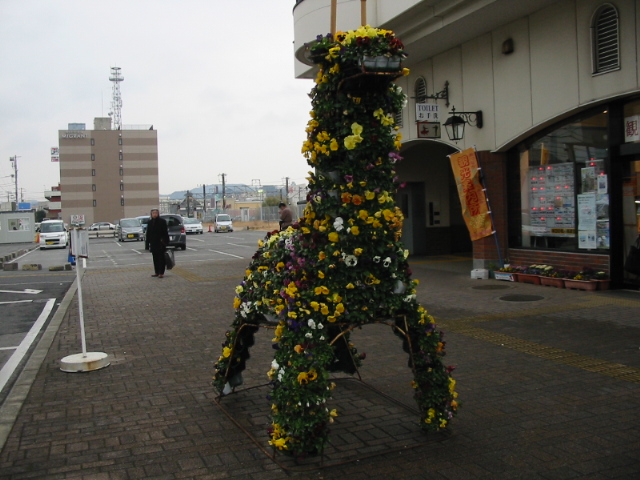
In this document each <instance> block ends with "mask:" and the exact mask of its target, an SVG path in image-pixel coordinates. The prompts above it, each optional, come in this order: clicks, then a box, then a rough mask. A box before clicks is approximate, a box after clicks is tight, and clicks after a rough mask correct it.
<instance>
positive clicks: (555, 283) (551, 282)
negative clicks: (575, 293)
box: [540, 277, 564, 288]
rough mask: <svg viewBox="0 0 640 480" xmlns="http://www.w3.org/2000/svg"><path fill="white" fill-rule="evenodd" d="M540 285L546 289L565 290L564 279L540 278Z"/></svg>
mask: <svg viewBox="0 0 640 480" xmlns="http://www.w3.org/2000/svg"><path fill="white" fill-rule="evenodd" d="M540 285H544V286H546V287H556V288H564V278H557V277H540Z"/></svg>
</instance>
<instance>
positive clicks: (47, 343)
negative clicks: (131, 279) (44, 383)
mask: <svg viewBox="0 0 640 480" xmlns="http://www.w3.org/2000/svg"><path fill="white" fill-rule="evenodd" d="M80 280H82V277H80ZM77 289H78V279H75V280H74V281H73V284H72V285H71V286H70V287H69V290H67V293H66V294H65V296H64V298H63V299H62V301H61V302H60V305H59V306H58V309H57V310H56V313H55V314H54V315H53V318H52V319H51V321H50V322H49V325H48V326H47V328H46V330H45V331H44V333H43V334H42V337H41V338H40V340H39V341H38V344H37V345H36V347H35V349H34V350H33V353H32V354H31V355H30V356H29V360H27V363H26V365H25V367H24V368H23V370H22V372H21V373H20V375H19V376H18V379H17V380H16V382H15V384H14V385H13V387H11V390H10V391H9V394H8V395H7V398H6V400H5V401H4V403H3V404H2V406H1V407H0V452H1V451H2V450H3V449H4V445H5V443H6V442H7V438H9V434H10V433H11V430H12V429H13V426H14V424H15V422H16V419H17V418H18V415H19V413H20V410H22V405H23V404H24V401H25V400H26V398H27V395H28V394H29V391H30V390H31V386H32V385H33V382H34V380H35V379H36V375H37V374H38V371H39V370H40V367H42V364H43V363H44V360H45V358H46V356H47V353H49V348H50V347H51V344H52V343H53V339H54V338H55V336H56V334H57V333H58V330H59V329H60V325H61V324H62V319H63V318H64V317H65V315H66V314H67V310H68V309H69V305H71V301H72V300H73V297H74V296H75V294H76V291H77Z"/></svg>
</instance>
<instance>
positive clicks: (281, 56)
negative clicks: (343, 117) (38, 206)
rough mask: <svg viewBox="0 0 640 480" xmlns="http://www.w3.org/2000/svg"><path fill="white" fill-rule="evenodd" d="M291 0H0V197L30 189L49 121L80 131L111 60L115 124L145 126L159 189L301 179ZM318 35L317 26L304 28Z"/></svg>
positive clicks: (299, 86) (32, 195)
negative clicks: (118, 101)
mask: <svg viewBox="0 0 640 480" xmlns="http://www.w3.org/2000/svg"><path fill="white" fill-rule="evenodd" d="M294 5H295V1H294V0H233V1H228V0H109V1H104V0H0V201H2V202H6V201H7V195H11V197H13V196H14V192H15V182H14V179H13V178H12V177H11V175H12V174H13V164H12V162H11V161H10V160H9V158H10V157H13V156H14V155H17V157H18V159H17V161H18V195H19V196H20V197H21V198H20V200H22V199H24V200H25V201H27V200H44V195H43V192H44V191H45V190H50V188H51V186H54V185H57V184H58V182H59V180H60V173H59V164H58V163H52V162H51V155H50V151H51V147H55V146H57V145H58V130H65V129H67V126H68V124H69V123H85V124H86V128H87V129H93V119H94V118H95V117H103V116H104V117H106V116H108V113H109V111H110V110H111V100H112V97H113V83H112V82H110V81H109V76H110V73H111V67H115V66H117V67H120V68H121V70H120V72H121V75H122V76H123V77H124V81H123V82H121V83H120V94H121V98H122V123H123V125H153V127H154V129H156V130H157V131H158V152H159V153H158V155H159V183H160V194H170V193H172V192H174V191H177V190H187V189H192V188H195V187H198V186H201V185H203V184H206V185H210V184H218V183H220V181H221V174H223V173H224V174H226V177H225V181H226V183H231V184H235V183H245V184H248V185H251V184H253V183H255V182H256V181H260V184H261V185H284V182H285V180H284V179H285V177H288V178H289V183H290V184H291V183H292V182H294V183H297V184H300V183H303V184H304V183H305V177H306V176H307V172H308V171H309V166H308V165H307V163H306V161H305V159H304V157H303V156H302V155H301V153H300V149H301V146H302V142H303V141H304V139H305V135H306V134H305V131H304V130H305V127H306V124H307V121H308V120H309V112H310V110H311V103H310V99H309V96H308V94H309V92H310V90H311V88H312V87H313V83H312V81H310V80H304V79H296V78H295V76H294V59H293V7H294ZM316 33H326V32H314V35H313V36H315V34H316Z"/></svg>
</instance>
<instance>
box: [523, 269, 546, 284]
mask: <svg viewBox="0 0 640 480" xmlns="http://www.w3.org/2000/svg"><path fill="white" fill-rule="evenodd" d="M540 271H541V268H540V265H530V266H529V267H526V268H525V269H524V271H523V272H522V273H521V274H519V275H518V282H521V283H531V284H533V285H540Z"/></svg>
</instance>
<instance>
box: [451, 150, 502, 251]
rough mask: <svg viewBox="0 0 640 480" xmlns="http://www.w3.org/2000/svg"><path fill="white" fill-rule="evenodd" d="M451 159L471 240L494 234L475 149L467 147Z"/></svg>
mask: <svg viewBox="0 0 640 480" xmlns="http://www.w3.org/2000/svg"><path fill="white" fill-rule="evenodd" d="M449 159H450V160H451V168H453V176H454V177H455V179H456V186H457V187H458V196H459V197H460V203H461V204H462V216H463V217H464V221H465V222H466V224H467V228H468V229H469V233H470V235H471V240H472V241H474V240H478V239H480V238H484V237H488V236H489V235H492V234H493V224H492V221H491V212H489V208H488V207H487V199H486V197H485V194H484V191H483V187H482V183H481V181H480V169H479V168H478V158H477V156H476V152H475V149H473V148H467V149H466V150H463V151H462V152H460V153H455V154H453V155H449Z"/></svg>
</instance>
